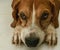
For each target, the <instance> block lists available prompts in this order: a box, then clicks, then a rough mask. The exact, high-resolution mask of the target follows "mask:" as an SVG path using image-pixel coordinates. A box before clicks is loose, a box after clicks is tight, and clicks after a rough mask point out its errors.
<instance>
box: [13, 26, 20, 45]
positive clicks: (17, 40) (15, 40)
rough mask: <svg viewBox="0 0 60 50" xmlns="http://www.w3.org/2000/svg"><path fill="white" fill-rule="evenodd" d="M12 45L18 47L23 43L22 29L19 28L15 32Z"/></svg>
mask: <svg viewBox="0 0 60 50" xmlns="http://www.w3.org/2000/svg"><path fill="white" fill-rule="evenodd" d="M12 43H13V44H15V45H18V44H20V43H21V39H20V27H19V26H17V27H16V28H15V30H14V34H13V37H12Z"/></svg>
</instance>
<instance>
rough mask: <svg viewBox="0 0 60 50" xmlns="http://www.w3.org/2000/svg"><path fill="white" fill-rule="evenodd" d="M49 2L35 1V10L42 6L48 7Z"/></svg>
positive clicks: (46, 0)
mask: <svg viewBox="0 0 60 50" xmlns="http://www.w3.org/2000/svg"><path fill="white" fill-rule="evenodd" d="M48 2H49V1H48V0H42V1H41V0H34V5H35V8H38V7H39V6H40V5H44V6H45V5H48Z"/></svg>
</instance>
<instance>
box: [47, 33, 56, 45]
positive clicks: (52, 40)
mask: <svg viewBox="0 0 60 50" xmlns="http://www.w3.org/2000/svg"><path fill="white" fill-rule="evenodd" d="M46 42H47V44H48V45H52V46H54V45H56V44H57V36H56V35H55V34H53V33H50V34H48V35H47V36H46Z"/></svg>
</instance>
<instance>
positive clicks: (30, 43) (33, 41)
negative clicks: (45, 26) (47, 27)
mask: <svg viewBox="0 0 60 50" xmlns="http://www.w3.org/2000/svg"><path fill="white" fill-rule="evenodd" d="M25 43H26V45H27V46H28V47H36V46H37V44H38V43H39V38H33V37H29V38H25Z"/></svg>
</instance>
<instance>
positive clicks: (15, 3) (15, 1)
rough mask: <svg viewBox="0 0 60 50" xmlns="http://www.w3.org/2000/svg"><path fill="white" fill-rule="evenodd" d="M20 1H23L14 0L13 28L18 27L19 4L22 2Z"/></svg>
mask: <svg viewBox="0 0 60 50" xmlns="http://www.w3.org/2000/svg"><path fill="white" fill-rule="evenodd" d="M20 1H21V0H13V1H12V9H13V12H12V17H13V19H14V21H13V22H12V24H11V27H13V28H15V27H16V24H17V21H18V14H17V13H18V10H17V5H18V4H19V3H20Z"/></svg>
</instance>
